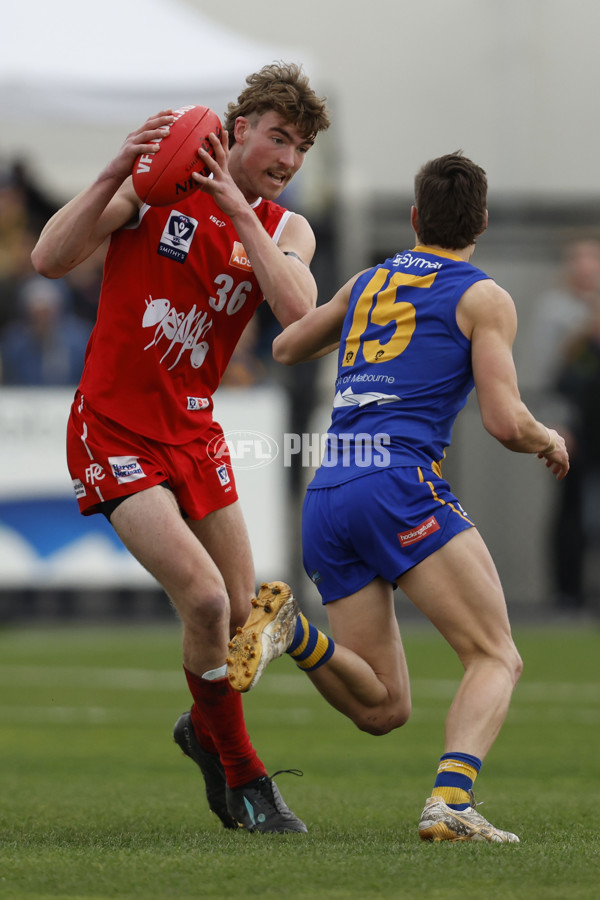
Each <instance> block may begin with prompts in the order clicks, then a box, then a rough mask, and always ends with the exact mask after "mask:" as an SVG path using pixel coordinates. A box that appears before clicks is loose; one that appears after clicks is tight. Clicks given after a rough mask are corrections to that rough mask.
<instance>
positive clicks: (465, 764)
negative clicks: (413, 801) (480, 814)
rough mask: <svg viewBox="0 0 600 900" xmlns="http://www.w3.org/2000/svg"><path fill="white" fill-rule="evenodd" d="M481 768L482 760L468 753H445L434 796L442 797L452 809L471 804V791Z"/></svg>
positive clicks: (463, 807) (462, 807)
mask: <svg viewBox="0 0 600 900" xmlns="http://www.w3.org/2000/svg"><path fill="white" fill-rule="evenodd" d="M480 769H481V760H480V759H478V757H477V756H469V754H468V753H444V755H443V756H442V757H441V758H440V765H439V768H438V770H437V777H436V779H435V784H434V785H433V791H432V792H431V796H432V797H441V798H442V800H443V801H444V802H445V803H446V804H447V805H448V806H449V807H451V808H452V809H466V808H467V807H468V806H470V805H471V796H470V793H469V792H470V791H471V790H472V789H473V782H474V781H475V779H476V778H477V775H478V773H479V770H480Z"/></svg>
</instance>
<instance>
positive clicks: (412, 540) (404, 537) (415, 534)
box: [398, 516, 440, 547]
mask: <svg viewBox="0 0 600 900" xmlns="http://www.w3.org/2000/svg"><path fill="white" fill-rule="evenodd" d="M439 530H440V526H439V525H438V521H437V519H436V517H435V516H430V517H429V518H428V519H425V521H424V522H421V524H420V525H416V526H415V527H414V528H411V529H410V531H401V532H398V540H399V541H400V544H401V545H402V546H403V547H410V545H411V544H416V543H417V542H418V541H422V540H423V538H426V537H428V536H429V535H430V534H433V532H434V531H439Z"/></svg>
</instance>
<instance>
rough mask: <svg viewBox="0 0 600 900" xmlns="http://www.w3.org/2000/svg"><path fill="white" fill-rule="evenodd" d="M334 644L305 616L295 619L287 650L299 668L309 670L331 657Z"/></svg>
mask: <svg viewBox="0 0 600 900" xmlns="http://www.w3.org/2000/svg"><path fill="white" fill-rule="evenodd" d="M334 650H335V644H334V642H333V640H332V639H331V638H330V637H327V635H326V634H323V632H322V631H319V629H318V628H316V627H315V625H311V623H310V622H309V621H308V619H307V618H306V616H304V615H302V613H300V615H299V616H298V618H297V620H296V631H295V634H294V638H293V640H292V643H291V644H290V646H289V647H288V649H287V652H288V653H289V655H290V656H291V657H292V659H293V660H294V661H295V663H296V665H297V666H298V667H299V668H300V669H304V671H305V672H310V671H312V670H314V669H318V668H319V666H322V665H323V663H326V662H327V660H328V659H331V657H332V655H333V651H334Z"/></svg>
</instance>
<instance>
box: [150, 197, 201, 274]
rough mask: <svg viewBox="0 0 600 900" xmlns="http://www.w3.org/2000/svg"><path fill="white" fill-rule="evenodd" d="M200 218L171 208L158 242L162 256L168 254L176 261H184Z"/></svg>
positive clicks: (167, 255)
mask: <svg viewBox="0 0 600 900" xmlns="http://www.w3.org/2000/svg"><path fill="white" fill-rule="evenodd" d="M197 227H198V220H197V219H192V218H191V217H190V216H184V215H183V213H180V212H177V210H176V209H173V210H171V213H170V215H169V218H168V219H167V224H166V225H165V227H164V231H163V233H162V235H161V238H160V242H159V244H158V253H159V254H160V256H166V257H168V258H169V259H173V260H174V261H175V262H178V263H184V262H185V260H186V258H187V255H188V253H189V252H190V248H191V245H192V239H193V237H194V234H195V231H196V228H197Z"/></svg>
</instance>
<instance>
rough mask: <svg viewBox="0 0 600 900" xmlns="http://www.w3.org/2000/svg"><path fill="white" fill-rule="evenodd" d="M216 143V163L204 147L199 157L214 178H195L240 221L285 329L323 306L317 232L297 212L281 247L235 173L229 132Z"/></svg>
mask: <svg viewBox="0 0 600 900" xmlns="http://www.w3.org/2000/svg"><path fill="white" fill-rule="evenodd" d="M211 143H212V145H213V148H214V151H215V159H213V158H212V157H211V156H210V154H208V153H207V152H206V151H205V150H203V149H200V150H199V151H198V153H199V156H200V158H201V159H202V161H203V162H204V163H206V165H207V167H208V168H209V169H210V171H211V173H212V178H206V177H203V176H202V175H200V174H198V173H197V172H194V173H192V178H194V179H195V180H196V181H197V182H198V183H199V184H200V187H201V189H202V190H203V191H205V192H206V193H208V194H211V195H212V197H213V198H214V199H215V201H216V203H218V205H219V207H220V208H221V209H222V210H223V212H224V213H226V215H228V216H229V217H230V219H231V220H232V222H233V223H234V225H235V227H236V230H237V233H238V234H239V236H240V238H241V240H242V243H243V245H244V249H245V250H246V253H247V254H248V258H249V260H250V262H251V263H252V268H253V270H254V273H255V275H256V277H257V279H258V283H259V285H260V288H261V290H262V292H263V294H264V296H265V299H266V300H267V303H268V304H269V306H270V307H271V309H272V310H273V313H274V315H275V316H276V318H277V319H278V321H279V322H280V324H281V325H283V327H284V328H285V327H286V326H287V325H289V324H290V323H291V322H295V321H296V320H297V319H299V318H301V317H302V316H304V315H305V314H306V313H307V312H309V311H310V310H311V309H314V308H315V304H316V302H317V285H316V282H315V279H314V278H313V275H312V273H311V271H310V268H309V265H310V262H311V260H312V258H313V255H314V252H315V245H316V241H315V236H314V234H313V231H312V228H311V227H310V225H309V224H308V222H307V220H306V219H305V218H304V217H303V216H300V215H297V214H293V215H292V216H291V217H290V219H289V220H288V221H287V223H286V225H285V228H284V229H283V233H282V235H281V237H280V239H279V243H278V244H276V243H275V242H274V241H273V239H272V238H271V236H270V235H269V234H268V233H267V232H266V231H265V229H264V228H263V226H262V224H261V222H260V220H259V219H258V217H257V216H256V214H255V212H254V210H253V209H252V207H251V206H250V204H249V203H248V201H247V200H246V198H245V197H244V194H243V193H242V191H241V190H240V188H239V187H238V185H237V184H236V183H235V181H234V179H233V177H232V175H231V173H230V171H229V167H228V159H229V150H228V148H227V132H223V138H222V142H219V140H218V139H217V138H216V136H215V135H211ZM286 254H295V255H286Z"/></svg>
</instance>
